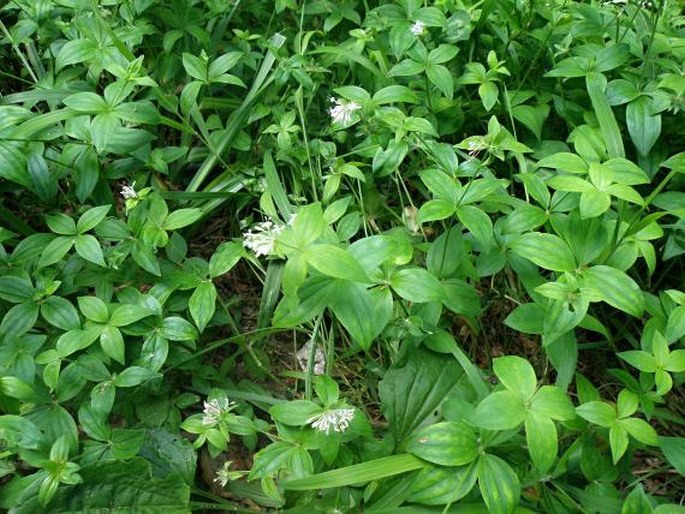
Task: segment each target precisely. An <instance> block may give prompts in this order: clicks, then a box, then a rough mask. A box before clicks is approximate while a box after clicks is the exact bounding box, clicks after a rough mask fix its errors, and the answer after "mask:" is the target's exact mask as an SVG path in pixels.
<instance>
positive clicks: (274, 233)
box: [243, 220, 284, 257]
mask: <svg viewBox="0 0 685 514" xmlns="http://www.w3.org/2000/svg"><path fill="white" fill-rule="evenodd" d="M283 228H284V227H283V225H276V224H275V223H274V222H273V221H270V220H269V221H264V222H262V223H257V224H256V225H255V226H254V227H252V229H251V230H248V231H247V232H245V233H244V234H243V246H245V247H246V248H249V249H250V250H252V251H253V252H254V253H255V255H256V256H257V257H259V256H260V255H269V254H270V253H272V252H273V250H274V245H275V244H276V237H278V234H280V233H281V231H282V230H283Z"/></svg>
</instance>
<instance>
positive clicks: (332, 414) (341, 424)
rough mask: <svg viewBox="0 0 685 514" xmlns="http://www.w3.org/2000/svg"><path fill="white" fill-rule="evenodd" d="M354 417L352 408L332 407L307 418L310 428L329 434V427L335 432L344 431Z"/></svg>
mask: <svg viewBox="0 0 685 514" xmlns="http://www.w3.org/2000/svg"><path fill="white" fill-rule="evenodd" d="M353 418H354V409H332V410H327V411H326V412H324V413H322V414H319V415H318V416H314V417H313V418H310V419H309V420H307V423H310V424H311V426H312V428H316V429H317V430H319V431H321V432H326V435H328V434H330V432H331V429H333V430H334V431H335V432H344V431H345V430H347V427H349V426H350V421H352V419H353Z"/></svg>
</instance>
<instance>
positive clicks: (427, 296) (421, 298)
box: [390, 268, 445, 303]
mask: <svg viewBox="0 0 685 514" xmlns="http://www.w3.org/2000/svg"><path fill="white" fill-rule="evenodd" d="M390 285H391V287H392V288H393V290H394V291H395V292H396V293H397V294H398V295H399V296H400V297H402V298H404V299H405V300H409V301H410V302H415V303H425V302H441V301H442V300H443V298H444V295H445V293H444V290H443V288H442V284H440V281H439V280H438V279H437V278H435V276H433V275H431V274H430V273H429V272H428V271H426V270H425V269H423V268H404V269H400V270H398V271H396V272H395V273H393V274H392V276H391V277H390Z"/></svg>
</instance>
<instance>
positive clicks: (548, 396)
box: [530, 385, 576, 421]
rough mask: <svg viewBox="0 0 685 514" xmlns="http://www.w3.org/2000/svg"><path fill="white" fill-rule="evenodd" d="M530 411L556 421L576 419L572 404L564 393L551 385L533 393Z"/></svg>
mask: <svg viewBox="0 0 685 514" xmlns="http://www.w3.org/2000/svg"><path fill="white" fill-rule="evenodd" d="M530 410H531V411H533V412H535V413H537V414H539V415H542V416H545V417H548V418H551V419H555V420H557V421H570V420H572V419H573V418H575V417H576V413H575V410H574V409H573V404H572V403H571V400H570V399H569V398H568V396H567V395H566V393H565V392H564V391H562V390H561V389H559V387H557V386H551V385H544V386H542V387H541V388H540V389H539V390H538V392H537V393H535V396H533V401H532V402H531V405H530Z"/></svg>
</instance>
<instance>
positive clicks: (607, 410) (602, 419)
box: [576, 401, 616, 428]
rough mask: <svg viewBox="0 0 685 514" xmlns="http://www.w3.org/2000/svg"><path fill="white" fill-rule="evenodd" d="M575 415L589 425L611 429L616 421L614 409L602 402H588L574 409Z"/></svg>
mask: <svg viewBox="0 0 685 514" xmlns="http://www.w3.org/2000/svg"><path fill="white" fill-rule="evenodd" d="M576 413H578V415H579V416H580V417H581V418H583V419H586V420H588V421H589V422H590V423H594V424H595V425H599V426H601V427H607V428H609V427H611V426H613V425H614V424H615V421H616V409H615V408H614V407H612V406H611V405H609V404H608V403H604V402H597V401H595V402H588V403H584V404H583V405H580V406H578V407H576Z"/></svg>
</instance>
